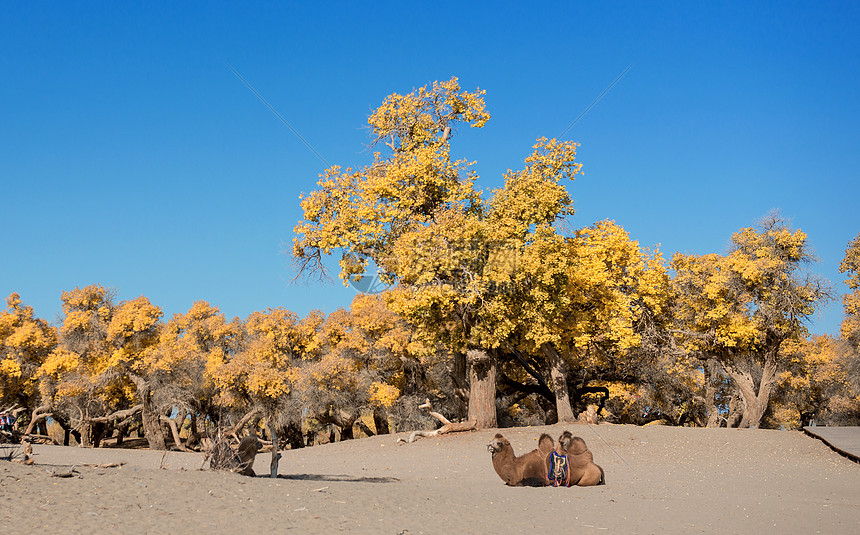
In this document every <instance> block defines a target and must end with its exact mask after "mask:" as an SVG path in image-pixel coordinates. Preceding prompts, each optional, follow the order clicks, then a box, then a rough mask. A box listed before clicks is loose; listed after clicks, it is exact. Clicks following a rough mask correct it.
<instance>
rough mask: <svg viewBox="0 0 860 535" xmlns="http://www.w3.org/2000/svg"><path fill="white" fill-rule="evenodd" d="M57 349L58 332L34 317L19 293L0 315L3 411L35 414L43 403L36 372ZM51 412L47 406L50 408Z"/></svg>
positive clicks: (8, 300)
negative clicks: (40, 397) (39, 404)
mask: <svg viewBox="0 0 860 535" xmlns="http://www.w3.org/2000/svg"><path fill="white" fill-rule="evenodd" d="M56 346H57V330H56V329H55V328H54V327H51V326H50V325H48V323H47V322H46V321H45V320H43V319H39V318H36V317H34V315H33V308H32V307H29V306H26V305H25V304H24V303H23V302H22V301H21V297H20V296H19V295H18V294H17V293H13V294H11V295H10V296H9V297H8V298H6V310H4V311H3V312H0V409H5V408H7V406H10V405H11V406H12V407H13V408H14V407H15V406H18V407H17V408H15V409H14V410H15V411H16V412H21V411H18V409H23V410H26V411H28V412H29V413H31V414H32V413H33V411H34V410H35V409H36V404H37V403H38V402H39V389H38V382H37V380H36V372H37V370H38V369H39V366H41V365H42V363H43V362H44V361H45V359H46V358H47V357H48V355H49V354H50V353H51V352H52V351H53V350H54V349H55V348H56ZM46 409H47V407H46Z"/></svg>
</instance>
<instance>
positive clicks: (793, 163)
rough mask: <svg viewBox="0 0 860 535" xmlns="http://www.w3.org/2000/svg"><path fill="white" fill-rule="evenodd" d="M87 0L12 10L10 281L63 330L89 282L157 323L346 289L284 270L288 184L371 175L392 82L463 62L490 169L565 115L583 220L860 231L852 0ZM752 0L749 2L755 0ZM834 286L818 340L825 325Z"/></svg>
mask: <svg viewBox="0 0 860 535" xmlns="http://www.w3.org/2000/svg"><path fill="white" fill-rule="evenodd" d="M173 4H175V3H163V4H158V3H155V2H152V3H143V4H141V5H125V6H124V5H116V3H96V2H78V3H76V2H63V3H60V2H46V3H42V2H10V1H7V2H3V3H2V4H0V50H2V54H0V71H2V73H3V76H2V78H0V181H2V182H0V183H2V193H0V203H2V208H0V214H2V219H3V223H4V232H2V233H0V294H2V296H4V297H5V296H7V295H9V294H10V293H12V292H19V293H20V294H21V297H22V298H23V300H24V301H25V302H26V303H28V304H30V305H32V306H33V307H34V308H35V309H36V313H37V315H39V316H41V317H44V318H46V319H48V320H50V321H53V320H54V319H55V318H56V316H57V313H58V312H59V310H60V295H61V292H62V291H64V290H70V289H72V288H74V287H76V286H85V285H88V284H93V283H100V284H103V285H105V286H108V287H111V288H114V289H115V290H116V291H117V296H118V299H120V300H123V299H132V298H135V297H137V296H139V295H145V296H147V297H148V298H149V299H150V300H151V301H152V302H153V303H155V304H156V305H159V306H161V307H162V308H163V309H164V311H165V314H166V316H167V317H169V316H170V315H172V314H173V313H177V312H185V311H187V310H188V308H189V307H190V306H191V305H192V303H193V302H195V301H197V300H200V299H205V300H207V301H209V302H210V303H212V304H213V305H215V306H218V307H220V308H221V310H222V311H223V312H224V313H225V314H226V315H227V316H228V317H233V316H239V317H245V316H247V315H248V314H250V313H251V312H253V311H256V310H265V309H266V308H268V307H278V306H284V307H287V308H289V309H291V310H294V311H296V312H297V313H299V314H300V315H304V314H306V313H307V312H308V311H310V310H312V309H314V308H319V309H322V310H324V311H325V312H331V311H332V310H334V309H335V308H337V307H338V306H348V305H349V302H350V301H351V299H352V297H353V296H354V295H355V291H354V290H352V289H350V288H344V287H342V286H341V285H340V283H339V281H336V282H334V283H332V284H328V285H321V284H318V283H316V282H314V281H306V282H302V283H299V284H296V283H293V282H291V281H292V278H293V275H294V273H293V271H292V267H291V262H290V259H289V257H288V255H287V254H286V251H287V250H288V248H289V244H290V243H291V241H292V238H293V234H292V229H293V226H294V225H295V223H296V222H297V221H298V220H299V219H300V217H301V214H300V211H299V204H298V197H299V194H300V193H302V192H305V193H308V192H310V191H312V190H313V189H315V183H316V180H317V178H318V174H319V173H320V172H321V171H322V170H323V169H324V168H325V165H324V164H323V163H322V162H321V161H320V160H319V159H317V157H316V156H315V155H314V154H313V153H312V152H311V151H310V150H308V148H307V147H306V146H305V145H303V144H302V142H301V141H299V140H298V139H297V138H296V137H295V136H294V135H293V134H292V133H291V132H290V131H289V129H288V128H286V127H285V126H284V125H283V124H282V123H281V122H280V121H279V120H278V119H277V118H276V117H275V116H274V115H273V114H272V113H271V112H270V111H269V110H268V109H267V108H266V107H265V106H264V105H263V104H262V103H261V102H260V101H259V100H258V99H257V98H256V97H255V96H254V95H253V93H251V92H250V91H249V90H248V88H247V87H245V85H243V83H242V82H241V81H240V80H238V79H237V78H236V76H235V75H234V74H233V73H232V72H231V71H230V69H229V68H228V67H227V64H229V65H232V66H233V67H234V68H235V69H236V70H237V71H238V72H240V73H241V74H242V76H243V77H245V78H246V79H247V80H248V81H249V82H250V83H251V84H252V85H253V86H254V87H255V88H256V89H257V91H259V92H260V93H261V94H262V95H263V96H264V97H265V98H266V99H267V100H268V101H269V102H270V103H271V105H272V106H274V107H275V108H277V110H278V111H279V112H280V113H281V115H282V116H283V117H285V118H286V119H287V120H288V121H289V122H290V123H291V124H292V125H293V126H294V127H295V128H296V129H297V130H298V131H299V132H300V133H301V134H302V136H304V138H305V139H306V140H307V141H308V142H309V143H310V144H311V145H313V147H314V148H315V149H316V150H317V151H318V152H319V153H320V154H321V155H322V156H323V157H324V158H325V160H326V161H328V162H329V163H332V164H341V165H344V166H346V165H351V166H359V165H362V164H364V163H367V162H369V161H370V159H371V155H370V154H369V153H368V152H367V151H366V150H365V146H366V144H367V142H368V132H367V130H366V129H365V125H366V120H367V116H368V115H369V114H370V112H371V111H372V110H373V109H374V108H375V107H376V106H377V105H379V104H380V103H381V102H382V99H383V98H384V97H385V96H386V95H388V94H389V93H392V92H395V91H396V92H408V91H410V90H412V89H413V88H415V87H418V86H421V85H424V84H426V83H428V82H432V81H433V80H443V79H448V78H450V77H451V76H457V77H459V78H460V82H461V84H462V86H463V87H464V88H475V87H480V88H481V89H485V90H486V91H487V95H486V102H487V109H488V111H489V112H490V114H491V115H492V119H491V120H490V121H489V122H488V123H487V126H486V127H485V128H483V129H480V130H478V129H460V130H459V131H457V132H456V133H455V137H454V139H453V147H454V152H455V155H457V156H460V157H468V158H470V159H473V160H476V161H477V164H476V169H477V171H478V173H479V174H480V176H481V179H480V186H481V187H482V188H484V189H485V190H486V189H489V188H492V187H497V186H499V185H500V184H501V177H502V174H503V173H504V171H505V170H506V169H508V168H513V169H517V168H520V167H521V166H522V162H523V159H524V158H525V156H526V155H527V154H528V153H529V151H530V147H531V145H532V144H533V143H534V141H535V139H536V138H537V137H539V136H547V137H554V136H558V135H559V134H561V133H562V132H563V131H564V130H565V128H566V127H567V126H568V125H569V124H570V123H571V122H572V121H573V120H574V119H575V118H576V117H577V116H578V115H579V114H580V113H581V112H582V111H583V110H584V109H585V108H586V107H587V106H588V105H589V104H590V103H591V102H592V101H593V100H594V98H595V97H597V95H599V94H600V93H601V91H603V90H604V89H605V88H606V86H607V85H609V84H610V82H612V81H613V80H614V79H615V78H616V77H617V76H618V75H619V74H620V73H621V72H623V71H624V69H625V68H627V66H628V65H631V64H632V67H631V68H630V70H629V72H628V73H627V74H626V75H625V76H624V78H623V79H622V80H621V81H619V82H618V83H617V84H616V85H615V86H614V87H613V88H612V90H611V91H609V92H608V93H607V94H606V95H605V97H604V98H603V99H602V100H601V101H600V102H598V103H597V104H596V105H595V106H594V107H593V108H592V109H591V110H590V111H589V112H588V114H586V115H585V116H584V117H583V118H582V119H581V120H580V121H579V122H578V123H577V124H576V125H575V126H574V127H573V128H571V129H570V130H569V131H568V132H567V134H566V135H565V139H572V140H575V141H578V142H579V143H580V144H581V146H580V150H579V153H578V159H579V161H580V162H582V163H583V170H584V172H585V174H584V175H582V176H580V177H578V178H577V179H576V181H575V182H574V183H573V184H570V185H569V190H570V192H571V195H572V197H573V198H574V202H575V208H576V210H577V213H576V215H575V216H574V217H573V219H572V224H573V225H574V226H576V227H581V226H586V225H589V224H591V223H593V222H594V221H597V220H601V219H614V220H615V221H616V222H617V223H619V224H621V225H622V226H624V228H625V229H626V230H627V231H628V232H629V233H630V234H631V235H632V237H633V238H634V239H637V240H639V241H640V243H641V244H643V245H646V246H656V245H657V244H659V245H660V249H661V250H662V251H663V252H664V254H666V256H667V257H668V256H671V254H672V253H673V252H675V251H680V252H685V253H699V254H703V253H710V252H725V251H726V248H727V246H728V244H729V240H730V237H731V234H732V233H733V232H734V231H736V230H738V229H739V228H742V227H746V226H751V225H753V224H754V223H755V222H756V221H757V220H758V219H759V218H761V217H762V216H764V215H765V214H767V213H768V212H769V211H770V210H772V209H779V210H780V211H781V212H782V214H783V215H784V216H787V217H790V218H792V220H793V225H794V226H795V227H799V228H801V229H803V230H804V231H805V232H807V233H808V235H809V241H810V243H811V245H812V247H813V248H814V250H815V251H816V253H817V255H818V257H819V258H820V259H821V261H820V263H819V264H817V265H815V266H814V267H813V269H814V271H816V272H817V273H819V274H821V275H823V276H824V277H826V278H828V279H829V280H831V282H832V283H833V285H834V288H835V290H836V291H837V293H839V294H840V295H841V294H842V293H844V292H846V291H847V289H846V287H845V285H844V284H843V282H842V281H843V280H844V277H843V276H842V275H841V274H839V273H838V265H839V261H840V260H841V259H842V257H843V255H844V251H845V247H846V245H847V243H848V241H849V240H850V239H851V238H853V237H854V236H856V235H857V233H858V231H860V215H858V212H857V210H856V203H857V199H858V197H860V180H858V178H860V177H858V173H860V171H858V170H860V150H858V132H860V98H858V95H860V32H858V31H857V28H858V27H860V4H857V3H855V2H844V3H832V2H808V3H798V2H779V3H774V4H769V3H766V2H754V3H749V2H737V3H734V2H707V3H705V2H677V3H674V2H663V3H660V2H632V3H629V4H627V3H620V2H611V3H610V2H565V3H552V2H546V3H540V4H535V5H534V6H528V5H526V4H525V3H513V2H512V3H493V4H483V5H479V4H475V5H472V4H470V3H459V2H450V3H448V2H433V3H431V4H427V3H407V2H397V3H385V2H378V3H374V4H372V5H370V4H368V5H363V4H361V3H351V2H344V3H340V2H330V3H326V4H325V5H310V4H311V3H309V5H305V6H301V5H300V6H293V5H287V4H288V3H278V2H273V3H252V2H248V3H242V4H241V5H235V4H236V3H226V2H224V3H222V2H199V3H191V2H188V3H181V5H180V6H178V7H177V6H175V5H173ZM748 4H753V5H748ZM841 319H842V311H841V305H840V303H839V301H838V300H837V301H835V302H834V303H833V304H831V305H830V306H829V307H827V308H826V309H824V311H823V312H822V313H821V314H819V315H818V316H816V317H815V318H814V322H813V324H812V326H811V327H812V330H813V332H818V333H824V332H830V333H836V332H837V331H838V325H839V322H840V321H841Z"/></svg>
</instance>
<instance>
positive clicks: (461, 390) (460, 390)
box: [451, 352, 469, 418]
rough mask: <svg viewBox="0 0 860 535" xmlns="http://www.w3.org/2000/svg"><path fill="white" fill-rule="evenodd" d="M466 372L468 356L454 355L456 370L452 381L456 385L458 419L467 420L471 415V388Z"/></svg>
mask: <svg viewBox="0 0 860 535" xmlns="http://www.w3.org/2000/svg"><path fill="white" fill-rule="evenodd" d="M466 371H467V367H466V354H465V353H460V352H457V353H454V370H453V373H452V374H451V380H452V382H453V383H454V398H455V399H456V400H457V418H465V417H466V416H467V415H468V413H469V388H468V379H467V377H466V375H467V374H466Z"/></svg>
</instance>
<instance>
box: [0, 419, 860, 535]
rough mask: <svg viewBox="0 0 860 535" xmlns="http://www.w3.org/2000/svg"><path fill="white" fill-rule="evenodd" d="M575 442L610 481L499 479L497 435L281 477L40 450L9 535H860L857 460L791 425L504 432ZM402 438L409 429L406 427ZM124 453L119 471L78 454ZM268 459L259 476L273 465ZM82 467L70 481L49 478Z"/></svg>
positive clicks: (14, 492)
mask: <svg viewBox="0 0 860 535" xmlns="http://www.w3.org/2000/svg"><path fill="white" fill-rule="evenodd" d="M565 428H567V429H570V430H571V431H572V432H573V433H574V434H576V435H579V436H581V437H583V438H584V439H585V440H586V442H587V443H588V446H589V449H591V450H592V452H593V453H594V458H595V462H597V463H598V464H600V465H601V466H603V468H604V469H605V471H606V478H607V482H608V484H607V485H606V486H601V487H590V488H570V489H566V488H512V487H506V486H505V485H504V484H503V483H502V481H501V480H500V479H499V478H498V476H497V475H496V474H495V472H494V471H493V468H492V464H491V461H490V454H489V453H488V452H487V450H486V445H487V443H489V441H490V440H491V439H492V437H493V435H494V434H495V433H496V432H497V430H484V431H477V432H472V433H466V434H459V435H452V436H443V437H437V438H428V439H423V440H420V441H418V442H415V443H413V444H397V443H396V442H395V440H396V437H397V436H398V435H387V436H382V437H373V438H367V439H360V440H352V441H347V442H341V443H336V444H329V445H325V446H317V447H313V448H304V449H299V450H294V451H285V452H283V459H282V460H281V465H280V474H281V476H280V477H279V478H278V479H269V478H263V477H258V478H247V477H242V476H238V475H235V474H231V473H216V472H211V471H201V470H199V469H200V467H201V465H202V462H203V457H202V455H200V454H188V453H178V452H170V453H167V454H164V453H161V452H152V451H146V450H108V449H98V450H84V449H80V448H64V447H58V446H36V447H35V449H34V454H35V455H34V458H35V461H36V464H34V465H32V466H23V465H19V464H15V463H9V462H0V505H2V508H0V530H2V532H3V533H36V532H39V531H43V532H53V531H57V529H58V527H59V526H62V527H63V532H64V533H94V532H96V531H100V532H102V531H110V530H116V529H119V530H122V532H125V533H155V532H158V533H177V534H185V533H218V532H221V531H224V532H233V531H235V530H238V529H241V530H243V533H249V532H250V533H257V532H261V531H263V530H268V531H270V532H273V533H282V532H286V531H290V530H297V531H302V532H305V533H325V532H336V531H349V532H353V533H390V534H396V533H408V534H413V535H414V534H419V533H428V534H429V533H514V532H531V531H534V530H537V529H541V530H544V529H564V530H566V531H568V532H571V533H592V532H593V533H661V534H665V533H777V532H778V533H834V534H843V533H860V507H858V506H860V465H858V464H857V463H854V462H852V461H850V460H847V459H845V458H843V457H841V456H839V455H837V454H835V453H833V452H832V451H831V450H830V449H829V448H827V447H826V446H825V445H823V444H822V443H821V442H819V441H817V440H815V439H812V438H809V437H807V436H805V435H803V434H801V433H799V432H785V431H766V430H755V429H694V428H671V427H644V428H643V427H634V426H610V425H601V426H582V425H570V426H560V425H557V426H547V427H531V428H516V429H503V430H501V432H502V433H503V434H504V435H505V436H506V437H508V439H509V440H510V441H511V444H512V445H513V447H514V450H515V451H516V452H517V453H522V452H525V451H527V450H530V449H532V448H534V447H535V445H536V443H537V437H538V435H539V434H540V433H541V432H548V433H550V434H551V435H552V436H553V437H557V436H558V435H559V434H560V433H561V431H562V430H563V429H565ZM399 436H404V435H402V434H401V435H399ZM115 462H124V463H125V464H124V465H123V466H122V467H121V468H97V467H93V466H84V465H85V464H106V463H115ZM268 463H269V456H268V454H262V455H260V456H258V458H257V463H256V466H255V469H256V470H257V473H262V474H265V473H268ZM72 465H75V466H76V470H77V471H78V472H79V477H72V478H57V477H51V476H50V474H49V472H50V471H51V470H60V469H68V468H69V467H70V466H72Z"/></svg>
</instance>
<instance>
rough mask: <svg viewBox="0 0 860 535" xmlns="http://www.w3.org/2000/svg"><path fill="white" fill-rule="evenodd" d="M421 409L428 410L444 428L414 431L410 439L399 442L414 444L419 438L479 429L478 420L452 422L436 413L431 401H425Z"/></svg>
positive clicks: (398, 440)
mask: <svg viewBox="0 0 860 535" xmlns="http://www.w3.org/2000/svg"><path fill="white" fill-rule="evenodd" d="M418 408H419V409H427V410H428V412H429V414H430V416H432V417H433V418H436V419H437V420H439V421H440V422H442V427H440V428H439V429H436V430H435V431H412V434H410V435H409V439H405V438H403V437H399V438H398V439H397V442H407V443H412V442H415V441H416V440H418V438H419V437H435V436H437V435H446V434H448V433H460V432H462V431H474V430H475V429H477V428H478V421H477V420H469V421H468V422H452V421H450V420H448V419H447V418H445V417H444V416H442V415H441V414H439V413H438V412H434V411H433V408H432V406H431V405H430V400H429V399H425V400H424V403H423V404H422V405H419V406H418Z"/></svg>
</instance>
